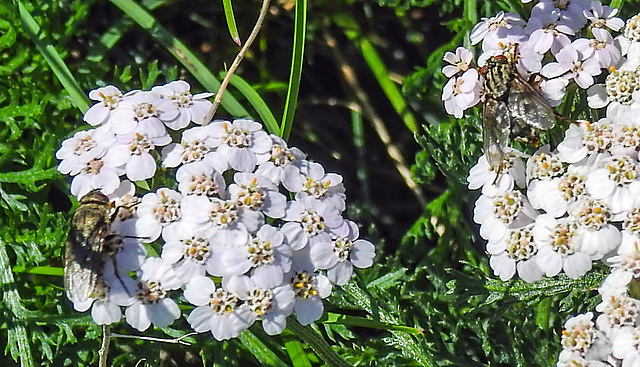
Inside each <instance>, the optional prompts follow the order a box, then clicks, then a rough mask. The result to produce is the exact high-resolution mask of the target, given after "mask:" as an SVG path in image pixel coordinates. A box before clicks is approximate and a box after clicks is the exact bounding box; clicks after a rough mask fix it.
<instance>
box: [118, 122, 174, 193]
mask: <svg viewBox="0 0 640 367" xmlns="http://www.w3.org/2000/svg"><path fill="white" fill-rule="evenodd" d="M160 126H161V127H162V129H160V131H152V130H149V129H147V130H146V131H136V130H138V129H136V130H134V131H133V132H131V133H129V134H122V135H118V136H117V137H116V141H117V142H116V143H115V144H113V145H112V146H111V147H110V148H109V154H112V155H114V156H116V157H117V158H114V159H116V160H117V161H118V162H124V163H123V165H124V168H125V171H126V175H127V178H129V179H130V180H132V181H142V180H146V179H148V178H151V177H153V176H154V175H155V173H156V160H155V158H154V157H153V155H151V153H152V152H153V151H154V149H155V147H156V146H162V145H167V144H169V143H170V142H171V137H170V136H169V135H168V134H167V132H166V130H165V129H164V126H162V125H160Z"/></svg>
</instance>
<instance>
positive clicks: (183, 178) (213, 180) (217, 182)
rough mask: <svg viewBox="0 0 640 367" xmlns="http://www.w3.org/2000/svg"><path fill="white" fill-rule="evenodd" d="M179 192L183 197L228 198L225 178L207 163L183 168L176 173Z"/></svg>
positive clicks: (186, 165)
mask: <svg viewBox="0 0 640 367" xmlns="http://www.w3.org/2000/svg"><path fill="white" fill-rule="evenodd" d="M176 180H177V181H178V190H180V193H182V195H184V196H187V195H203V196H207V197H218V198H222V199H225V198H227V190H226V183H225V181H224V177H223V176H222V174H220V173H219V172H218V171H215V170H214V169H213V167H211V166H210V165H208V164H206V163H205V162H202V161H198V162H193V163H189V164H185V165H184V166H181V167H180V168H178V170H177V171H176Z"/></svg>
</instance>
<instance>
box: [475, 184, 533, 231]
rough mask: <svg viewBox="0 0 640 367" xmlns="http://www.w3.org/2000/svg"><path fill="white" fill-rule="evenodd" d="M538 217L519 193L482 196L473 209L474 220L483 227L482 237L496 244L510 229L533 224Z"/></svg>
mask: <svg viewBox="0 0 640 367" xmlns="http://www.w3.org/2000/svg"><path fill="white" fill-rule="evenodd" d="M537 216H538V212H537V211H536V210H535V209H533V207H532V206H531V204H529V201H528V200H527V198H526V196H524V195H523V194H522V193H520V192H519V191H507V192H505V193H503V194H502V195H498V196H494V197H490V196H486V195H482V196H480V197H479V198H478V200H477V201H476V206H475V208H474V209H473V220H474V221H475V222H476V223H478V224H480V225H481V226H480V236H481V237H482V238H484V239H486V240H490V241H494V242H495V241H499V240H501V239H503V238H505V236H507V232H508V229H509V228H518V227H522V226H525V225H528V224H531V223H533V221H534V219H535V217H537Z"/></svg>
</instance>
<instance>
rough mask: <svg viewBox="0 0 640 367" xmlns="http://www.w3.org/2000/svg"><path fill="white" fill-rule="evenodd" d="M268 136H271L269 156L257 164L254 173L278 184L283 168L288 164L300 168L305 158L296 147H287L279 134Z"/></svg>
mask: <svg viewBox="0 0 640 367" xmlns="http://www.w3.org/2000/svg"><path fill="white" fill-rule="evenodd" d="M269 137H271V141H272V144H271V151H270V155H271V158H269V160H268V161H266V162H263V163H260V164H259V165H258V169H257V170H256V174H258V175H261V176H264V177H266V178H268V179H270V180H271V182H273V183H274V184H276V185H279V184H280V180H281V179H282V176H283V174H284V169H285V168H286V167H288V166H289V165H293V166H295V167H298V168H300V167H301V165H302V162H303V161H304V159H305V158H306V154H304V152H303V151H301V150H300V149H298V148H296V147H291V148H289V147H288V146H287V142H285V141H284V140H283V139H282V138H281V137H279V136H276V135H273V134H271V135H269Z"/></svg>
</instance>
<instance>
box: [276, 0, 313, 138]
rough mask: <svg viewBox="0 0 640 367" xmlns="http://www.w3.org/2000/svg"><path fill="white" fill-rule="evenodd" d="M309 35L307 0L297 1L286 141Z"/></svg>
mask: <svg viewBox="0 0 640 367" xmlns="http://www.w3.org/2000/svg"><path fill="white" fill-rule="evenodd" d="M306 33H307V0H296V5H295V24H294V33H293V52H292V55H291V74H289V88H288V89H287V99H286V102H285V104H284V113H283V115H282V123H281V124H280V133H281V136H282V138H283V139H284V140H288V139H289V135H290V134H291V127H292V126H293V118H294V117H295V113H296V106H297V104H298V93H299V92H300V80H301V77H302V64H303V62H304V42H305V37H306Z"/></svg>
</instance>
